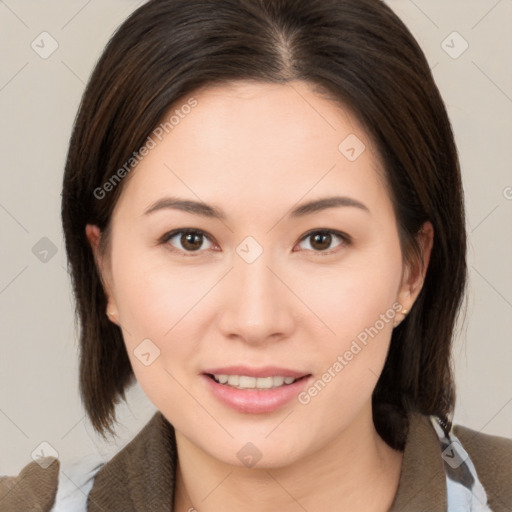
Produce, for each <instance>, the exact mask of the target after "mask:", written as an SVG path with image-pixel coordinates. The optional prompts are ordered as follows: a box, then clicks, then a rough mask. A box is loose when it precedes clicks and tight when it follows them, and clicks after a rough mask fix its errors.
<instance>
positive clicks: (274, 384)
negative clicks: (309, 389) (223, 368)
mask: <svg viewBox="0 0 512 512" xmlns="http://www.w3.org/2000/svg"><path fill="white" fill-rule="evenodd" d="M213 377H214V379H215V380H216V381H217V382H220V383H221V384H227V385H228V386H231V387H234V388H238V389H272V388H278V387H281V386H282V385H283V384H291V383H292V382H295V381H296V380H297V379H294V378H293V377H280V376H277V377H248V376H247V375H214V376H213Z"/></svg>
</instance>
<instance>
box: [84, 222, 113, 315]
mask: <svg viewBox="0 0 512 512" xmlns="http://www.w3.org/2000/svg"><path fill="white" fill-rule="evenodd" d="M101 235H102V233H101V231H100V228H99V227H98V226H96V225H94V224H87V225H86V226H85V236H86V237H87V240H88V241H89V245H90V246H91V249H92V252H93V255H94V260H95V262H96V267H97V269H98V272H99V274H100V278H101V282H102V285H103V289H104V291H105V295H106V296H107V311H106V312H105V313H106V314H107V316H108V318H109V320H110V321H111V322H114V323H115V324H118V320H117V318H118V312H117V306H116V302H115V300H114V297H113V294H112V289H113V287H112V280H111V276H110V269H109V266H108V265H107V264H106V262H105V261H104V259H103V255H102V254H101V251H100V248H99V247H100V240H101Z"/></svg>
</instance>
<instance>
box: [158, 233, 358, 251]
mask: <svg viewBox="0 0 512 512" xmlns="http://www.w3.org/2000/svg"><path fill="white" fill-rule="evenodd" d="M184 233H187V234H194V235H202V236H204V237H205V238H207V239H208V240H209V241H210V242H212V243H213V241H212V239H211V237H210V236H208V235H207V234H206V233H205V232H204V231H202V230H200V229H192V228H190V229H176V230H174V231H170V232H168V233H166V234H165V235H164V236H163V237H162V238H161V239H160V243H161V244H166V245H168V247H169V248H170V250H171V251H173V252H178V253H181V254H182V255H183V256H184V257H197V256H200V255H201V253H202V252H204V251H203V250H197V251H185V250H181V249H177V248H176V247H173V246H172V245H171V244H169V243H168V242H169V240H171V239H172V238H174V237H175V236H176V235H181V234H184ZM316 234H332V235H335V236H337V237H338V238H341V240H342V241H343V243H342V244H340V246H349V245H351V243H352V239H351V238H350V237H349V236H348V235H347V234H345V233H342V232H340V231H336V230H333V229H315V230H313V231H309V232H308V233H306V234H305V235H304V236H303V237H302V238H301V239H300V240H299V243H302V242H303V241H304V240H306V239H307V238H309V237H311V236H312V235H316ZM338 247H339V246H338ZM306 250H309V251H312V252H313V253H316V254H317V255H318V256H327V255H329V254H333V253H334V252H336V251H337V249H336V248H335V249H329V250H325V251H315V250H312V249H306Z"/></svg>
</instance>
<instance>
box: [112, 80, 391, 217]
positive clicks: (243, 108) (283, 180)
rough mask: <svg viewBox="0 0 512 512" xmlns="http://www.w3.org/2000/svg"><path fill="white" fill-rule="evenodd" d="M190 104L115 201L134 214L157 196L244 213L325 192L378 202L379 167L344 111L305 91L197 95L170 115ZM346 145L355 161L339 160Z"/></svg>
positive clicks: (277, 87)
mask: <svg viewBox="0 0 512 512" xmlns="http://www.w3.org/2000/svg"><path fill="white" fill-rule="evenodd" d="M190 98H194V100H195V101H196V103H197V105H196V106H195V107H194V108H193V109H183V112H187V113H186V114H182V115H181V116H180V117H179V122H178V123H176V124H175V125H174V126H173V127H172V129H171V130H168V133H164V134H163V136H161V140H157V141H156V142H157V144H156V146H155V147H154V149H152V150H151V151H150V152H149V154H148V155H147V156H145V157H144V158H143V159H142V161H141V162H140V163H139V165H138V166H137V167H136V169H135V171H133V173H134V175H133V176H131V179H130V180H128V183H127V184H126V185H127V187H126V189H127V190H125V191H123V194H122V196H121V199H123V196H128V198H130V199H131V200H133V201H136V202H137V203H138V206H139V209H140V208H145V207H147V206H148V205H149V204H150V203H151V202H153V201H154V200H156V199H158V197H157V196H162V195H163V193H164V192H167V193H169V195H172V196H176V195H179V194H180V193H182V195H183V196H184V197H187V198H193V199H195V200H197V199H202V200H204V201H207V199H210V200H208V201H207V202H213V203H218V202H219V201H217V200H216V198H220V199H221V200H222V201H224V200H225V199H226V197H227V198H228V199H229V200H230V202H231V203H232V204H233V205H234V204H235V203H238V204H240V205H244V204H245V205H246V206H247V208H249V209H252V211H254V210H253V208H254V207H257V206H259V207H260V208H261V207H271V206H272V205H279V204H283V202H286V203H287V204H288V203H294V202H297V201H298V200H299V199H301V197H303V196H305V195H309V196H311V197H309V198H314V197H315V196H318V195H325V192H329V193H332V192H339V193H346V194H347V195H349V194H352V195H354V196H357V195H359V196H361V194H363V195H364V196H365V197H366V198H367V199H368V200H369V201H370V202H371V201H375V200H378V197H377V196H378V195H379V193H381V192H382V183H381V182H380V179H379V176H378V173H379V161H378V158H377V157H376V156H375V154H374V150H373V148H372V145H371V141H370V140H369V138H368V136H367V134H366V133H365V132H364V130H363V129H362V128H361V126H360V125H359V123H358V121H357V119H356V118H355V117H354V116H352V115H351V114H350V112H349V111H348V110H347V109H344V108H343V107H342V106H341V105H340V104H338V103H335V102H334V101H332V100H330V99H327V98H326V97H325V96H322V95H320V94H319V93H318V92H316V91H314V90H313V89H312V86H311V85H309V84H306V83H304V82H290V83H287V84H271V83H261V82H235V83H231V84H222V85H216V86H213V87H212V86H210V87H205V88H202V89H200V90H197V91H196V92H195V93H193V94H191V95H190V97H184V98H182V99H180V100H179V101H178V102H176V103H175V104H174V105H173V107H172V108H171V109H170V112H169V114H172V113H173V112H174V113H175V112H176V111H178V112H180V107H181V106H182V105H185V104H187V101H188V100H189V99H190ZM347 140H348V141H349V145H352V146H355V147H356V150H357V151H358V152H359V151H362V152H361V154H360V156H359V157H358V158H357V159H355V160H354V159H349V158H347V154H346V149H347V147H346V146H347V144H345V142H344V141H347ZM362 148H363V149H362ZM349 156H350V155H349ZM379 189H380V192H379ZM331 195H332V194H331ZM194 196H195V197H194Z"/></svg>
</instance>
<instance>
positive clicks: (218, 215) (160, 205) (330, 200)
mask: <svg viewBox="0 0 512 512" xmlns="http://www.w3.org/2000/svg"><path fill="white" fill-rule="evenodd" d="M341 206H343V207H354V208H358V209H360V210H362V211H365V212H367V213H370V214H371V212H370V209H369V208H368V207H367V206H366V205H365V204H363V203H361V202H360V201H358V200H357V199H354V198H352V197H346V196H333V197H324V198H321V199H316V200H313V201H309V202H308V203H304V204H302V205H300V206H298V207H297V208H295V209H294V210H292V211H291V212H290V214H289V216H290V217H292V218H299V217H304V216H306V215H310V214H312V213H317V212H320V211H323V210H326V209H328V208H335V207H341ZM164 209H173V210H180V211H184V212H187V213H192V214H194V215H201V216H203V217H209V218H212V219H219V220H226V218H227V215H226V214H225V213H224V212H223V211H222V210H221V209H220V208H218V207H216V206H212V205H209V204H206V203H203V202H198V201H191V200H189V199H180V198H177V197H164V198H162V199H159V200H158V201H155V202H154V203H153V204H151V205H150V206H149V207H148V208H147V209H146V210H145V211H144V215H149V214H151V213H154V212H156V211H159V210H164Z"/></svg>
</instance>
